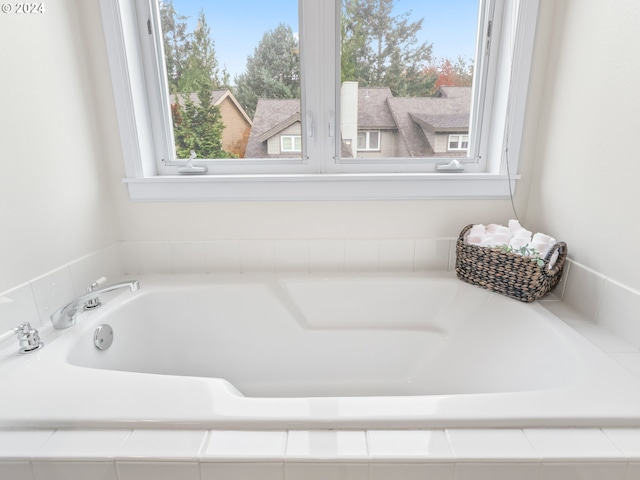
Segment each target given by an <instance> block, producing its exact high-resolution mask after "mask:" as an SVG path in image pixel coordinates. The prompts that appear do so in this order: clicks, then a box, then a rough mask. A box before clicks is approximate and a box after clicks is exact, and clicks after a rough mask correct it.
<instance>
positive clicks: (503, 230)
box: [496, 225, 512, 235]
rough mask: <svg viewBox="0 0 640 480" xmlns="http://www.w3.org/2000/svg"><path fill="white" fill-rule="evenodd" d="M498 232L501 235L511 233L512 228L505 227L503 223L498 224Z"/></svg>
mask: <svg viewBox="0 0 640 480" xmlns="http://www.w3.org/2000/svg"><path fill="white" fill-rule="evenodd" d="M496 233H497V234H501V235H511V233H512V232H511V229H510V228H509V227H503V226H502V225H498V228H496Z"/></svg>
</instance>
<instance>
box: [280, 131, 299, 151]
mask: <svg viewBox="0 0 640 480" xmlns="http://www.w3.org/2000/svg"><path fill="white" fill-rule="evenodd" d="M280 149H281V150H282V152H301V151H302V138H301V137H300V135H282V136H281V137H280Z"/></svg>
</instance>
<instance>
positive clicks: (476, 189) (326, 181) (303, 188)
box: [123, 173, 519, 202]
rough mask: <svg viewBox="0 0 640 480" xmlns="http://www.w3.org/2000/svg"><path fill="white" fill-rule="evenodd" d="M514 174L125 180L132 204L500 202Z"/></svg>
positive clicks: (153, 178) (212, 176)
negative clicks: (364, 201) (440, 200)
mask: <svg viewBox="0 0 640 480" xmlns="http://www.w3.org/2000/svg"><path fill="white" fill-rule="evenodd" d="M517 178H519V177H518V176H515V177H511V179H509V177H508V176H507V175H499V174H490V173H454V174H446V173H425V174H368V175H362V174H325V175H219V176H215V175H203V176H157V177H148V178H125V179H124V180H123V181H124V183H126V184H127V186H128V187H129V196H130V198H131V200H133V201H193V202H197V201H270V200H327V201H331V200H426V199H501V198H508V197H509V195H510V191H509V182H510V183H511V189H512V190H513V189H514V188H515V181H516V179H517Z"/></svg>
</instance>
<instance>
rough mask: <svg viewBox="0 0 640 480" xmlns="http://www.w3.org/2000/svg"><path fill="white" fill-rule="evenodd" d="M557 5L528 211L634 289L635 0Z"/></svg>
mask: <svg viewBox="0 0 640 480" xmlns="http://www.w3.org/2000/svg"><path fill="white" fill-rule="evenodd" d="M545 1H550V0H545ZM558 3H559V5H558V8H557V12H556V18H555V25H554V32H553V37H552V42H551V48H550V50H549V67H548V71H547V78H546V82H545V84H546V88H545V90H544V95H543V109H542V114H541V116H540V135H539V138H538V141H537V145H538V148H537V153H536V161H535V164H536V167H535V178H534V180H533V182H532V189H531V195H530V199H529V205H528V212H527V218H528V220H529V223H530V225H533V226H534V228H537V229H540V230H544V231H548V232H550V233H552V234H553V235H554V236H556V237H557V238H561V239H563V240H565V241H566V242H567V243H568V246H569V255H570V257H572V258H574V259H575V260H576V261H578V262H580V263H582V264H584V265H587V266H589V267H590V268H592V269H594V270H596V271H598V272H600V273H602V274H604V275H606V276H609V277H612V278H614V279H615V280H617V281H619V282H622V283H624V284H627V285H629V286H631V287H633V288H635V289H640V276H639V275H638V273H637V271H638V267H640V257H639V256H638V255H637V253H636V251H637V250H638V244H639V241H640V213H639V212H638V207H639V206H640V188H639V186H640V183H639V182H640V155H639V154H638V146H637V142H638V139H639V138H640V57H639V56H638V52H640V28H639V25H640V2H638V1H637V0H616V1H607V2H604V1H602V0H564V1H562V2H558Z"/></svg>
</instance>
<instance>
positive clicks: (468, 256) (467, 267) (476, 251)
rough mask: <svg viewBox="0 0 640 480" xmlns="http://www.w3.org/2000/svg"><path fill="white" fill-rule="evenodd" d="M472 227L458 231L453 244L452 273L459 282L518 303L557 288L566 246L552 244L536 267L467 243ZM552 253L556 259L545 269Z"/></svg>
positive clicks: (508, 254) (526, 259) (522, 258)
mask: <svg viewBox="0 0 640 480" xmlns="http://www.w3.org/2000/svg"><path fill="white" fill-rule="evenodd" d="M472 226H473V225H467V226H466V227H465V228H464V229H463V230H462V231H461V232H460V236H459V237H458V242H457V244H456V273H457V274H458V278H460V280H463V281H465V282H467V283H471V284H472V285H477V286H479V287H482V288H486V289H488V290H492V291H494V292H497V293H501V294H503V295H506V296H507V297H511V298H515V299H516V300H520V301H522V302H533V301H534V300H537V299H538V298H540V297H542V296H543V295H544V294H546V293H547V292H550V291H551V290H553V289H554V288H555V287H556V285H558V282H559V281H560V277H561V276H562V268H563V267H564V262H565V260H566V258H567V244H566V243H564V242H558V243H556V244H555V245H554V246H553V247H552V248H551V249H550V250H549V252H548V253H547V255H546V256H545V258H544V264H543V265H538V263H537V262H536V261H534V260H532V259H531V258H530V257H525V256H522V255H518V254H516V253H511V252H504V251H502V250H500V249H497V248H488V247H479V246H477V245H470V244H468V243H467V242H466V241H465V240H464V236H465V233H467V231H468V230H469V229H470V228H471V227H472ZM556 251H558V259H557V260H556V263H555V264H554V266H553V268H551V269H549V260H550V259H551V257H552V256H553V254H554V253H555V252H556Z"/></svg>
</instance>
